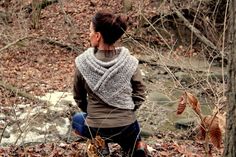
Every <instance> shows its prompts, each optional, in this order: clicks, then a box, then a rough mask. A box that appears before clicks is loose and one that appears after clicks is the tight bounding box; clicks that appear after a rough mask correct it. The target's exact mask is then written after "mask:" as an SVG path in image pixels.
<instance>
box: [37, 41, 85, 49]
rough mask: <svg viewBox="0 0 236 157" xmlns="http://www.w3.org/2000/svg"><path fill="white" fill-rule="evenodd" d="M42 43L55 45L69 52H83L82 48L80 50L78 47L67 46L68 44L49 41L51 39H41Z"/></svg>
mask: <svg viewBox="0 0 236 157" xmlns="http://www.w3.org/2000/svg"><path fill="white" fill-rule="evenodd" d="M40 41H41V42H43V43H48V44H51V45H54V46H59V47H61V48H64V49H66V50H69V51H77V52H82V51H83V50H82V48H80V47H78V46H75V45H71V44H67V43H62V42H60V41H57V40H53V39H49V38H41V39H40Z"/></svg>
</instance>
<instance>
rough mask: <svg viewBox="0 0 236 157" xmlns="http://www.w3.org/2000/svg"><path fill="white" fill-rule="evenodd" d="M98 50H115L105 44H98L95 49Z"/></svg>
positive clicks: (113, 47)
mask: <svg viewBox="0 0 236 157" xmlns="http://www.w3.org/2000/svg"><path fill="white" fill-rule="evenodd" d="M97 49H98V50H102V51H110V50H115V46H114V45H113V44H112V45H107V44H100V45H99V46H98V47H97Z"/></svg>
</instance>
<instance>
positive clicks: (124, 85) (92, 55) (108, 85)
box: [72, 11, 146, 156]
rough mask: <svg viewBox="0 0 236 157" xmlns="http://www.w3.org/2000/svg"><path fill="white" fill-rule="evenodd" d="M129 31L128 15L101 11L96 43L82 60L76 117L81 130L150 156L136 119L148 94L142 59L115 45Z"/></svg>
mask: <svg viewBox="0 0 236 157" xmlns="http://www.w3.org/2000/svg"><path fill="white" fill-rule="evenodd" d="M126 29H127V25H126V18H125V17H123V16H115V15H113V14H111V13H108V12H102V11H100V12H97V13H96V14H95V16H94V17H93V18H92V22H91V24H90V42H91V45H92V47H91V48H88V49H87V50H86V51H85V52H84V53H82V54H81V55H79V56H78V57H77V58H76V60H75V64H76V72H75V79H74V88H73V90H74V99H75V101H76V103H77V104H78V106H79V108H80V109H81V110H82V112H81V113H76V114H75V115H74V116H73V118H72V127H73V129H75V131H76V133H78V134H80V135H81V136H84V137H87V138H93V137H95V136H96V135H99V136H101V137H102V138H103V139H105V140H106V141H107V142H109V141H113V142H116V143H118V144H119V145H120V146H121V148H122V150H123V152H125V153H126V154H128V155H129V156H146V147H145V145H144V143H143V142H141V137H140V128H139V124H138V122H137V120H136V117H135V110H137V109H138V108H139V107H140V105H141V104H142V102H143V101H144V98H145V86H144V84H143V81H142V76H141V73H140V70H139V68H138V60H137V59H136V58H135V57H133V56H131V55H130V53H129V50H128V49H126V48H125V47H115V43H116V41H117V40H118V39H119V38H120V37H121V36H122V35H123V34H124V31H125V30H126Z"/></svg>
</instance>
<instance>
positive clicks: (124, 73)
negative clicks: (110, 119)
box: [75, 47, 138, 110]
mask: <svg viewBox="0 0 236 157" xmlns="http://www.w3.org/2000/svg"><path fill="white" fill-rule="evenodd" d="M116 49H120V54H119V55H118V57H116V58H115V59H114V60H112V61H109V62H102V61H100V60H98V59H97V58H96V57H95V56H94V48H89V49H87V50H86V51H85V52H84V53H82V54H81V55H80V56H78V57H77V58H76V59H75V63H76V67H77V68H78V69H79V71H80V73H81V74H82V75H83V77H84V79H85V80H86V83H87V84H88V86H89V88H90V89H91V90H92V91H93V92H94V93H95V94H96V95H97V96H98V97H99V98H101V99H102V100H103V101H104V102H105V103H107V104H108V105H111V106H114V107H118V108H121V109H131V110H132V109H134V106H135V105H134V102H133V100H132V91H133V90H132V85H131V78H132V76H133V75H134V72H135V71H136V69H137V67H138V60H137V59H136V58H135V57H133V56H132V55H130V53H129V50H128V49H127V48H125V47H118V48H116Z"/></svg>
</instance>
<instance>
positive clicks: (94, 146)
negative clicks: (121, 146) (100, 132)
mask: <svg viewBox="0 0 236 157" xmlns="http://www.w3.org/2000/svg"><path fill="white" fill-rule="evenodd" d="M86 146H87V154H88V157H99V155H98V152H100V151H101V150H102V149H104V148H105V141H104V139H102V138H101V137H100V136H96V137H95V138H93V139H92V140H88V141H87V143H86Z"/></svg>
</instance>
